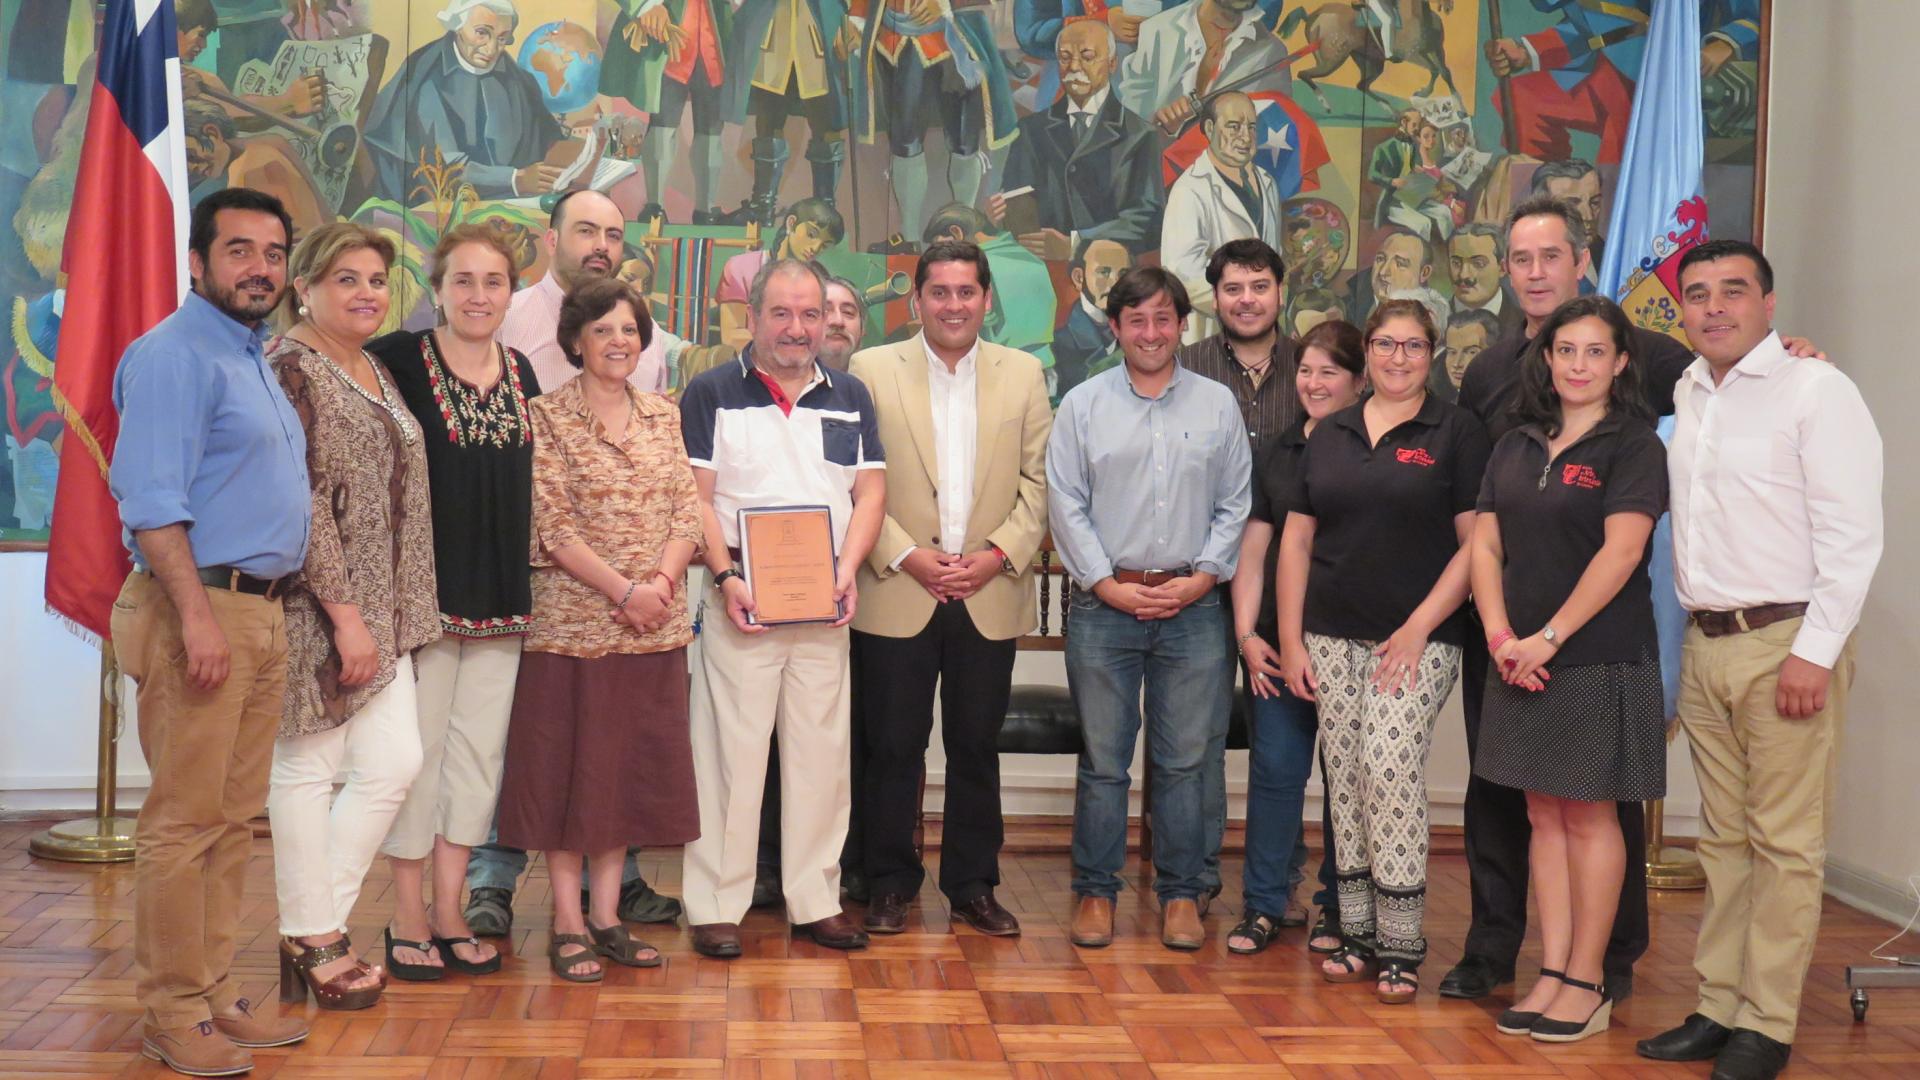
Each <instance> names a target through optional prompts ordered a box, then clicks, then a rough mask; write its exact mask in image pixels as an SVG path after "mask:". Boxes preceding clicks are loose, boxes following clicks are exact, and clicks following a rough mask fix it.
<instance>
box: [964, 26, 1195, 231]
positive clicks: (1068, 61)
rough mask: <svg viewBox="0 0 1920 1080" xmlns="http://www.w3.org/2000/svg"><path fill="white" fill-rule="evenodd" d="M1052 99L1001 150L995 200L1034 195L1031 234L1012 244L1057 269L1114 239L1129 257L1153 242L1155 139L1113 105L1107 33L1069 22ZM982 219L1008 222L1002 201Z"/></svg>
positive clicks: (1157, 195)
mask: <svg viewBox="0 0 1920 1080" xmlns="http://www.w3.org/2000/svg"><path fill="white" fill-rule="evenodd" d="M1058 53H1059V58H1060V88H1061V90H1062V91H1063V94H1062V95H1061V98H1060V100H1058V101H1056V102H1054V103H1053V106H1052V107H1051V108H1049V109H1047V110H1045V111H1044V112H1037V113H1034V114H1033V115H1032V116H1028V117H1026V118H1024V119H1022V120H1021V121H1020V134H1021V138H1019V139H1018V140H1016V141H1015V142H1014V144H1013V146H1012V147H1011V148H1010V149H1009V150H1008V151H1007V168H1006V175H1005V176H1004V177H1003V178H1002V179H1001V182H1000V187H1001V190H1002V191H1013V190H1016V189H1018V188H1021V187H1031V188H1033V195H1032V197H1033V199H1035V200H1036V204H1037V206H1038V209H1039V215H1038V217H1039V225H1040V227H1039V229H1038V230H1037V231H1035V232H1030V233H1025V234H1023V235H1021V236H1019V237H1018V239H1019V241H1020V243H1021V244H1022V245H1024V246H1025V247H1026V249H1027V250H1028V251H1031V252H1033V253H1034V254H1035V255H1038V256H1040V257H1041V258H1043V259H1046V260H1048V261H1050V262H1064V261H1066V260H1067V259H1068V258H1070V257H1071V256H1072V255H1073V249H1074V244H1075V243H1076V242H1085V241H1088V240H1117V241H1119V242H1120V243H1122V244H1125V245H1126V246H1127V249H1128V250H1129V251H1133V252H1141V251H1146V250H1148V249H1150V248H1151V247H1152V246H1153V244H1154V242H1155V241H1156V240H1157V239H1158V238H1159V236H1160V205H1161V203H1162V202H1163V201H1164V199H1165V196H1166V192H1165V190H1164V189H1163V188H1162V187H1161V183H1160V149H1161V146H1160V144H1161V140H1160V136H1159V134H1158V133H1156V132H1155V131H1154V130H1153V128H1152V127H1150V126H1148V124H1147V122H1146V121H1145V120H1143V119H1141V118H1140V117H1138V116H1136V115H1134V114H1133V113H1131V112H1128V111H1127V109H1126V108H1125V107H1124V106H1122V105H1121V104H1120V99H1119V98H1117V97H1115V96H1113V94H1112V93H1111V92H1110V90H1109V84H1110V82H1111V80H1112V77H1113V66H1114V57H1113V31H1111V30H1109V29H1107V26H1106V24H1105V23H1100V22H1093V21H1091V20H1087V21H1076V22H1072V23H1069V24H1068V25H1067V27H1066V29H1064V30H1062V31H1060V36H1059V39H1058ZM987 216H988V217H989V218H991V219H993V223H994V224H995V225H1004V224H1005V223H1006V199H1005V197H1004V196H1003V195H1001V194H998V193H996V194H993V195H989V196H988V197H987Z"/></svg>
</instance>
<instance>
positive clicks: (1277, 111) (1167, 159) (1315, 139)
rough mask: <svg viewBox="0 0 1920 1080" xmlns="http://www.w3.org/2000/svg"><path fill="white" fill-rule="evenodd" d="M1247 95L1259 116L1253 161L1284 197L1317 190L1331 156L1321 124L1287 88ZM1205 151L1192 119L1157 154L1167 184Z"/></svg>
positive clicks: (1203, 133)
mask: <svg viewBox="0 0 1920 1080" xmlns="http://www.w3.org/2000/svg"><path fill="white" fill-rule="evenodd" d="M1247 96H1248V97H1250V98H1252V99H1253V107H1254V109H1255V116H1256V117H1257V118H1258V119H1259V121H1260V133H1259V135H1258V136H1257V137H1256V139H1257V141H1256V142H1255V144H1254V148H1253V163H1254V164H1255V165H1258V166H1260V167H1261V168H1263V169H1265V170H1267V173H1268V175H1270V176H1272V177H1273V185H1274V186H1275V187H1277V188H1279V189H1280V197H1281V198H1283V199H1291V198H1293V197H1294V196H1295V195H1298V194H1300V193H1301V192H1302V191H1316V190H1318V189H1319V187H1320V176H1319V173H1320V167H1321V166H1322V165H1325V164H1327V163H1329V162H1331V161H1332V160H1333V155H1332V154H1329V153H1328V152H1327V140H1326V139H1325V138H1324V137H1323V136H1322V135H1321V134H1320V125H1319V124H1316V123H1314V122H1313V117H1311V116H1308V115H1307V112H1306V110H1305V109H1302V108H1301V107H1300V106H1299V105H1298V104H1297V103H1295V102H1294V100H1293V99H1292V98H1290V97H1288V96H1287V95H1285V94H1280V93H1274V92H1272V91H1263V92H1261V93H1256V94H1249V95H1247ZM1206 152H1207V134H1206V131H1205V130H1203V128H1202V126H1201V125H1200V124H1199V123H1198V122H1195V123H1194V125H1193V126H1192V127H1191V128H1188V129H1187V133H1186V134H1184V135H1182V136H1180V137H1179V138H1178V139H1175V140H1174V141H1173V145H1172V146H1169V147H1167V152H1166V153H1165V154H1164V155H1162V157H1161V172H1162V174H1163V177H1164V179H1165V181H1166V185H1167V186H1168V187H1172V186H1173V182H1174V181H1175V180H1178V179H1180V174H1181V173H1183V172H1186V171H1187V167H1188V166H1189V165H1192V164H1193V163H1194V162H1195V161H1198V160H1200V155H1201V154H1204V153H1206Z"/></svg>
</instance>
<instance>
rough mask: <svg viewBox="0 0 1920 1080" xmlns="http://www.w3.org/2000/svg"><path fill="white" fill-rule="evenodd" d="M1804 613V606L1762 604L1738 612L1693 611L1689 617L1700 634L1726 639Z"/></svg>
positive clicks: (1797, 616)
mask: <svg viewBox="0 0 1920 1080" xmlns="http://www.w3.org/2000/svg"><path fill="white" fill-rule="evenodd" d="M1806 611H1807V605H1805V604H1762V605H1760V606H1759V607H1750V608H1743V609H1741V610H1739V611H1695V612H1692V613H1691V614H1690V617H1691V618H1692V619H1693V624H1694V625H1695V626H1698V627H1699V628H1700V632H1701V633H1703V634H1705V635H1707V636H1708V637H1726V636H1727V635H1728V634H1744V633H1746V632H1747V631H1749V630H1758V629H1760V628H1761V627H1763V626H1772V625H1773V624H1774V623H1777V622H1785V621H1786V620H1788V619H1795V618H1799V617H1800V616H1801V615H1804V614H1806Z"/></svg>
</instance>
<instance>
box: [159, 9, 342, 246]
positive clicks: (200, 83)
mask: <svg viewBox="0 0 1920 1080" xmlns="http://www.w3.org/2000/svg"><path fill="white" fill-rule="evenodd" d="M173 17H174V37H175V44H176V45H177V46H178V48H179V50H180V96H181V97H182V98H183V99H185V100H186V101H194V100H196V99H200V100H206V101H208V102H209V103H214V104H217V105H218V106H219V108H221V109H223V110H225V111H226V113H227V114H228V115H229V116H231V117H233V119H234V120H235V121H236V122H237V123H238V124H239V125H240V126H241V128H242V129H243V130H255V129H259V128H260V127H262V126H264V121H263V119H262V118H261V117H260V116H259V115H258V114H257V113H253V112H250V111H248V110H247V109H244V108H242V107H240V106H239V105H235V104H232V103H231V102H232V99H234V98H236V97H237V98H238V99H239V100H240V101H243V102H245V103H246V104H248V105H252V106H254V107H255V108H258V109H265V110H266V111H267V112H270V113H273V114H275V115H277V116H285V117H292V118H296V119H297V118H299V117H303V116H312V115H313V114H314V113H317V112H319V111H320V110H321V109H322V108H323V107H324V106H325V105H326V83H325V80H323V79H322V78H321V77H320V76H319V75H318V74H315V73H311V72H310V73H308V74H306V75H302V76H298V77H296V78H294V79H293V80H292V81H290V82H289V83H288V84H287V88H286V90H285V91H283V92H282V93H279V94H274V95H259V94H246V95H236V94H234V93H233V91H231V90H229V89H228V88H227V84H226V82H225V81H224V80H222V79H221V78H220V76H219V75H217V74H215V73H213V72H212V71H209V70H207V69H206V68H200V67H194V66H192V65H193V62H194V61H195V60H197V59H199V57H200V54H201V53H203V52H205V51H206V48H207V39H208V38H210V37H211V36H212V35H213V32H214V31H216V30H218V29H220V14H219V12H218V11H216V10H215V5H214V3H213V2H212V0H174V5H173ZM215 95H218V97H216V96H215ZM220 98H225V99H227V100H225V101H222V100H219V99H220ZM234 186H235V187H240V186H244V185H241V184H238V183H236V184H235V185H234ZM276 194H277V192H276ZM287 209H288V210H292V209H293V208H292V207H291V206H289V207H288V208H287ZM299 220H300V218H299V215H298V214H295V215H294V223H295V224H296V225H297V224H299Z"/></svg>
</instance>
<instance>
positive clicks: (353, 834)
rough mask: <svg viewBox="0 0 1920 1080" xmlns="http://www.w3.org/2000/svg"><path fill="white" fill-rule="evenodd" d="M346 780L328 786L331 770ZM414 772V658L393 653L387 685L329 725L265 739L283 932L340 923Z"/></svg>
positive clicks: (298, 933)
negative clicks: (339, 721) (269, 763)
mask: <svg viewBox="0 0 1920 1080" xmlns="http://www.w3.org/2000/svg"><path fill="white" fill-rule="evenodd" d="M343 770H344V771H345V773H346V777H347V782H346V785H345V786H343V787H342V788H341V789H340V793H339V794H338V795H335V794H334V792H333V779H334V777H335V776H336V775H338V774H339V773H340V772H342V771H343ZM419 772H420V716H419V712H418V710H417V709H416V707H415V704H414V685H413V659H412V657H409V656H402V657H400V660H399V663H398V664H397V665H396V670H395V672H394V676H393V682H392V683H390V684H388V686H387V688H386V689H384V690H382V691H380V692H379V693H378V694H375V695H374V697H373V700H372V701H369V702H367V704H366V705H365V706H364V707H363V708H361V710H360V711H359V712H358V713H356V714H354V717H353V719H351V720H348V721H347V722H346V723H344V724H341V725H340V726H339V727H337V728H334V729H333V730H331V731H323V732H320V733H319V734H316V735H294V736H289V737H286V738H281V739H277V740H275V741H274V744H273V779H272V786H271V787H270V788H269V789H268V792H267V817H268V819H269V820H270V821H271V822H272V823H273V878H274V891H275V893H276V894H277V895H278V897H279V901H280V932H281V933H282V934H284V935H286V936H287V937H309V936H314V935H319V934H330V933H333V932H334V931H336V930H345V929H346V928H347V917H348V916H349V915H351V914H352V913H353V905H354V902H355V901H356V900H358V899H359V898H360V885H361V883H362V882H364V881H365V880H366V877H367V868H368V867H370V866H372V865H373V856H374V854H375V853H376V852H377V851H379V849H380V841H381V839H382V838H384V837H385V836H386V835H387V830H388V829H389V828H390V827H391V826H392V825H393V819H394V816H395V815H396V814H398V813H399V812H400V804H401V803H402V802H403V801H405V799H406V797H407V787H408V785H410V784H412V783H413V778H414V777H415V776H416V775H418V774H419Z"/></svg>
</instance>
